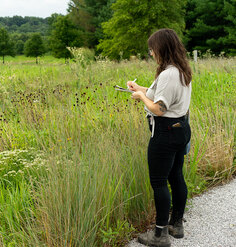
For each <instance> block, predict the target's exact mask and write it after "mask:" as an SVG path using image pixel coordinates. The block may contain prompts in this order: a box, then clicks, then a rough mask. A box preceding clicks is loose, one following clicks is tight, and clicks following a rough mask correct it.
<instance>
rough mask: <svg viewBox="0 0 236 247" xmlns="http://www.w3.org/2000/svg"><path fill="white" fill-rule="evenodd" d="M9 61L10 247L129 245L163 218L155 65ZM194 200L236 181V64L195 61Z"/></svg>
mask: <svg viewBox="0 0 236 247" xmlns="http://www.w3.org/2000/svg"><path fill="white" fill-rule="evenodd" d="M74 54H75V58H74V59H73V60H71V61H69V62H68V63H67V64H65V62H64V60H59V59H54V58H52V57H49V56H48V57H44V58H41V59H40V64H39V65H36V64H35V59H31V58H25V57H16V58H6V63H5V65H2V64H0V98H1V100H0V187H1V188H0V192H1V193H0V246H4V247H5V246H7V247H8V246H9V247H10V246H17V247H18V246H40V247H41V246H50V247H53V246H58V247H69V246H73V247H75V246H80V247H88V246H89V247H98V246H107V247H108V246H124V244H125V242H126V241H128V240H129V239H130V238H131V237H132V236H134V234H135V233H137V232H138V231H139V230H141V229H143V228H145V226H147V225H148V224H149V223H150V222H151V221H152V220H153V217H154V201H153V194H152V190H151V187H150V184H149V177H148V169H147V168H148V167H147V154H146V151H147V145H148V141H149V138H150V132H149V130H148V125H147V120H146V118H145V112H144V109H143V105H142V103H140V102H137V101H134V100H132V99H131V96H130V94H128V93H122V92H117V91H115V90H114V85H116V84H118V85H120V86H123V87H126V82H127V81H128V80H133V79H135V78H137V83H138V84H141V85H143V86H149V85H150V84H151V82H152V81H153V80H154V75H155V69H156V65H155V63H154V62H153V61H152V60H150V61H144V60H139V59H133V60H131V61H126V60H124V61H121V62H119V63H116V62H112V61H109V60H107V59H105V58H101V57H100V58H97V60H96V62H95V61H92V60H91V59H89V58H88V55H87V54H86V52H83V50H80V51H74ZM190 63H191V67H192V70H193V81H192V87H193V91H192V101H191V107H190V124H191V128H192V140H191V150H190V153H189V154H188V155H186V159H185V166H184V174H185V178H186V180H187V184H188V189H189V198H190V197H192V196H195V195H198V194H199V193H202V192H204V191H205V190H207V189H209V188H211V187H212V186H216V185H219V184H223V183H226V182H228V181H229V180H230V179H232V178H233V177H234V176H235V174H236V164H235V142H236V141H235V140H236V97H235V95H236V86H235V81H236V59H235V58H224V57H220V58H214V57H213V58H212V57H208V58H204V59H201V60H199V61H198V62H197V63H194V62H193V61H190Z"/></svg>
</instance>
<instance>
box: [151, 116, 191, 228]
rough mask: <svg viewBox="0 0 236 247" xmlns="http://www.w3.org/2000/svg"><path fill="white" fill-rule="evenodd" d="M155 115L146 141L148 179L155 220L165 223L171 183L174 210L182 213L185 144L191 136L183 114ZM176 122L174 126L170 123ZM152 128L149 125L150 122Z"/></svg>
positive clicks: (168, 207)
mask: <svg viewBox="0 0 236 247" xmlns="http://www.w3.org/2000/svg"><path fill="white" fill-rule="evenodd" d="M154 118H155V132H154V136H153V137H152V138H151V139H150V142H149V145H148V166H149V176H150V183H151V186H152V188H153V191H154V200H155V206H156V224H157V225H160V226H165V225H167V224H168V219H169V211H170V204H171V198H170V192H169V189H168V186H167V181H169V184H170V186H171V191H172V205H173V214H174V215H178V217H179V218H182V217H183V214H184V209H185V205H186V200H187V193H188V191H187V186H186V183H185V180H184V176H183V171H182V169H183V164H184V154H185V146H186V144H187V143H188V142H189V140H190V137H191V129H190V126H189V123H188V121H187V119H185V117H181V118H167V117H154ZM175 123H179V124H177V125H176V127H172V125H173V124H175ZM149 127H150V130H151V126H150V123H149Z"/></svg>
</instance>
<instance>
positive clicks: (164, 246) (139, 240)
mask: <svg viewBox="0 0 236 247" xmlns="http://www.w3.org/2000/svg"><path fill="white" fill-rule="evenodd" d="M138 242H139V243H141V244H144V245H146V246H150V247H170V246H171V244H161V245H156V244H155V245H153V244H152V245H148V243H147V242H146V241H144V240H143V239H141V238H139V237H138Z"/></svg>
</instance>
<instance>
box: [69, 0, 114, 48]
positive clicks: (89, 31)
mask: <svg viewBox="0 0 236 247" xmlns="http://www.w3.org/2000/svg"><path fill="white" fill-rule="evenodd" d="M115 1H116V0H71V1H70V2H69V8H68V11H69V15H70V18H71V19H72V21H73V23H75V25H76V26H77V27H78V28H80V29H81V30H82V31H83V37H84V40H85V45H86V46H88V47H93V48H94V47H95V46H96V45H97V44H98V41H99V40H100V39H102V38H103V31H102V25H101V24H102V23H103V22H105V21H108V20H109V19H110V18H111V17H112V9H111V5H112V3H114V2H115Z"/></svg>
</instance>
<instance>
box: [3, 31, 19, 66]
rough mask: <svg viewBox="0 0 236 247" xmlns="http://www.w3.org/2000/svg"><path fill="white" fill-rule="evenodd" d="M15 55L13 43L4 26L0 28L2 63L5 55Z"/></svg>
mask: <svg viewBox="0 0 236 247" xmlns="http://www.w3.org/2000/svg"><path fill="white" fill-rule="evenodd" d="M7 55H9V56H15V50H14V43H13V42H12V41H11V39H10V36H9V34H8V32H7V30H6V29H5V28H0V56H2V62H3V63H4V58H5V56H7Z"/></svg>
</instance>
